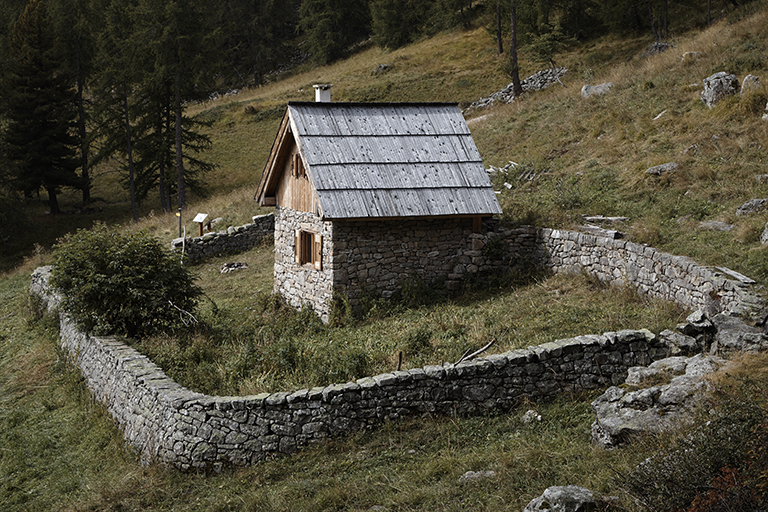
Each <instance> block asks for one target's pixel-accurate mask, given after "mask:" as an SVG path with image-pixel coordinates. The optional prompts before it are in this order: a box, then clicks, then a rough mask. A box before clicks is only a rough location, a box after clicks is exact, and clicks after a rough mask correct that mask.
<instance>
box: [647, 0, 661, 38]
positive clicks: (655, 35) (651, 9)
mask: <svg viewBox="0 0 768 512" xmlns="http://www.w3.org/2000/svg"><path fill="white" fill-rule="evenodd" d="M648 15H649V16H650V18H651V32H653V37H654V38H655V39H656V41H657V42H658V41H661V37H660V34H659V33H658V32H656V27H655V26H654V24H653V5H651V0H648Z"/></svg>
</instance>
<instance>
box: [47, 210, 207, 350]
mask: <svg viewBox="0 0 768 512" xmlns="http://www.w3.org/2000/svg"><path fill="white" fill-rule="evenodd" d="M53 258H54V265H53V272H52V276H51V284H52V285H53V286H54V287H55V288H56V289H57V290H58V291H59V292H61V293H62V294H63V295H64V307H65V309H66V310H67V311H68V312H69V313H70V314H71V315H72V317H73V318H74V320H75V321H76V322H77V323H78V324H79V325H80V326H81V327H82V328H84V329H86V330H88V331H91V332H93V333H95V334H113V333H119V334H126V335H128V336H130V337H143V336H147V335H150V334H153V333H157V332H161V331H165V330H172V329H174V328H176V327H178V326H180V325H182V324H187V323H189V322H192V321H194V317H193V316H192V315H193V313H194V310H195V306H196V305H197V299H198V297H199V296H200V295H201V294H202V290H201V289H200V288H199V287H198V286H197V285H196V284H195V283H194V277H193V276H192V274H191V273H190V272H189V270H187V269H186V268H185V267H184V266H183V265H182V263H181V261H180V260H179V258H178V257H175V256H173V254H172V253H171V252H170V250H167V249H165V248H163V247H162V246H161V245H160V242H159V241H158V240H157V239H155V238H154V237H152V236H151V235H148V234H146V233H119V232H117V231H113V230H110V229H108V228H107V227H106V226H104V225H100V226H97V227H95V228H94V229H93V230H90V231H88V230H78V231H77V233H75V234H69V235H67V236H65V237H64V238H62V239H61V240H60V241H59V242H58V244H57V245H56V246H54V250H53Z"/></svg>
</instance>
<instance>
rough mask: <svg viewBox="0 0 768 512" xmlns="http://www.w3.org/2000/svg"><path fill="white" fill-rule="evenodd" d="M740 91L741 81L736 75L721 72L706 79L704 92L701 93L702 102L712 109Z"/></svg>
mask: <svg viewBox="0 0 768 512" xmlns="http://www.w3.org/2000/svg"><path fill="white" fill-rule="evenodd" d="M738 90H739V81H738V80H737V79H736V77H735V76H734V75H730V74H728V73H726V72H725V71H720V72H719V73H715V74H714V75H711V76H709V77H707V78H705V79H704V90H703V91H701V101H703V102H704V104H705V105H706V106H707V107H709V108H712V107H714V106H715V105H716V104H717V102H718V101H720V100H721V99H723V98H725V97H726V96H730V95H732V94H736V93H737V92H738Z"/></svg>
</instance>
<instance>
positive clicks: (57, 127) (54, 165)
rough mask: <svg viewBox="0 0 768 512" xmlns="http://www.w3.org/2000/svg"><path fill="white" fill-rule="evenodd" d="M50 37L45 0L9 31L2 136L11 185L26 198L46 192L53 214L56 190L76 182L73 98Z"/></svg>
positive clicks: (56, 210)
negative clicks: (35, 193)
mask: <svg viewBox="0 0 768 512" xmlns="http://www.w3.org/2000/svg"><path fill="white" fill-rule="evenodd" d="M53 34H54V30H53V26H52V23H51V20H50V17H49V16H48V12H47V9H46V5H45V3H44V0H31V1H30V3H29V5H27V7H26V9H25V10H24V12H23V14H22V15H21V16H20V17H19V19H18V20H17V22H16V24H15V25H14V27H13V30H12V32H11V39H10V42H9V50H10V61H9V63H8V67H7V69H6V76H5V77H4V78H5V87H4V96H5V97H4V100H5V101H4V107H5V116H6V124H5V127H4V130H3V133H2V135H3V142H4V152H5V155H4V156H5V160H6V165H7V166H8V170H9V171H10V176H9V178H10V185H11V186H12V187H13V188H15V189H16V190H20V191H23V192H24V194H25V195H26V196H27V197H29V196H31V195H32V193H34V192H36V191H38V190H39V189H40V188H44V189H45V190H46V191H47V193H48V205H49V208H50V212H51V214H57V213H60V211H59V203H58V198H57V195H58V193H59V191H60V188H61V187H63V186H72V187H78V186H79V185H80V180H79V178H78V176H77V174H76V172H75V171H76V169H77V154H76V149H75V148H76V146H77V138H76V136H75V135H74V130H75V126H76V111H75V108H74V105H75V102H74V95H73V93H72V91H71V89H70V80H69V79H68V77H67V76H66V74H65V69H64V68H63V67H62V65H61V63H62V62H63V61H64V60H65V58H64V53H63V52H62V47H61V45H60V44H59V41H57V40H56V39H55V37H54V35H53Z"/></svg>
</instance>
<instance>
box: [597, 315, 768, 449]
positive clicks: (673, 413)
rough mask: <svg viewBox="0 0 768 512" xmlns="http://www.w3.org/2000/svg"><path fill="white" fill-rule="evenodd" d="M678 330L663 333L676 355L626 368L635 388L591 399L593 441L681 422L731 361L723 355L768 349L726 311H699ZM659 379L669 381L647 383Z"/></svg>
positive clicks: (610, 441) (613, 441)
mask: <svg viewBox="0 0 768 512" xmlns="http://www.w3.org/2000/svg"><path fill="white" fill-rule="evenodd" d="M677 329H678V331H679V332H677V333H674V332H672V331H664V332H662V333H661V334H660V335H659V337H660V338H661V339H662V341H663V342H664V343H665V344H666V345H667V347H669V353H670V354H673V356H672V357H668V358H665V359H660V360H657V361H654V362H653V363H651V364H650V365H649V366H647V367H635V368H630V369H629V370H628V371H627V378H626V380H625V384H626V385H627V386H630V387H633V388H634V390H633V389H624V388H619V387H611V388H608V390H606V392H605V393H603V394H602V395H601V396H599V397H598V398H597V399H595V401H593V402H592V410H593V411H594V412H595V415H596V419H595V421H594V423H593V424H592V442H593V443H594V444H596V445H597V446H600V447H603V448H615V447H619V446H621V445H623V444H625V443H627V442H630V441H631V440H632V439H634V438H635V437H637V436H639V435H641V434H645V433H650V432H656V433H658V432H662V431H664V430H668V429H671V428H674V427H677V426H679V425H680V424H682V423H684V422H685V421H686V420H687V418H689V417H690V412H691V410H692V409H693V408H694V407H695V406H696V405H697V404H698V403H699V402H700V400H701V398H702V397H703V396H704V394H705V393H706V392H707V391H708V390H709V389H710V385H709V382H708V380H707V376H708V375H710V374H711V373H713V372H715V371H717V370H718V369H719V368H721V367H722V366H724V365H725V364H726V360H725V359H723V358H721V357H720V355H728V354H732V353H737V352H752V351H758V350H766V349H768V335H766V334H765V333H763V332H762V331H761V330H760V329H758V328H757V327H752V326H750V325H748V324H747V323H746V322H745V321H744V320H743V319H742V318H739V317H737V316H732V315H730V314H726V313H718V314H717V315H714V316H713V317H712V318H709V317H708V316H707V314H706V313H705V312H704V311H695V312H694V313H692V314H691V315H689V316H688V318H686V321H685V323H683V324H680V325H679V326H678V327H677ZM695 352H698V353H697V354H696V355H693V356H690V357H687V355H689V354H693V353H695ZM659 380H669V382H668V383H663V384H657V385H651V386H648V385H646V383H647V382H656V381H659Z"/></svg>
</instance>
